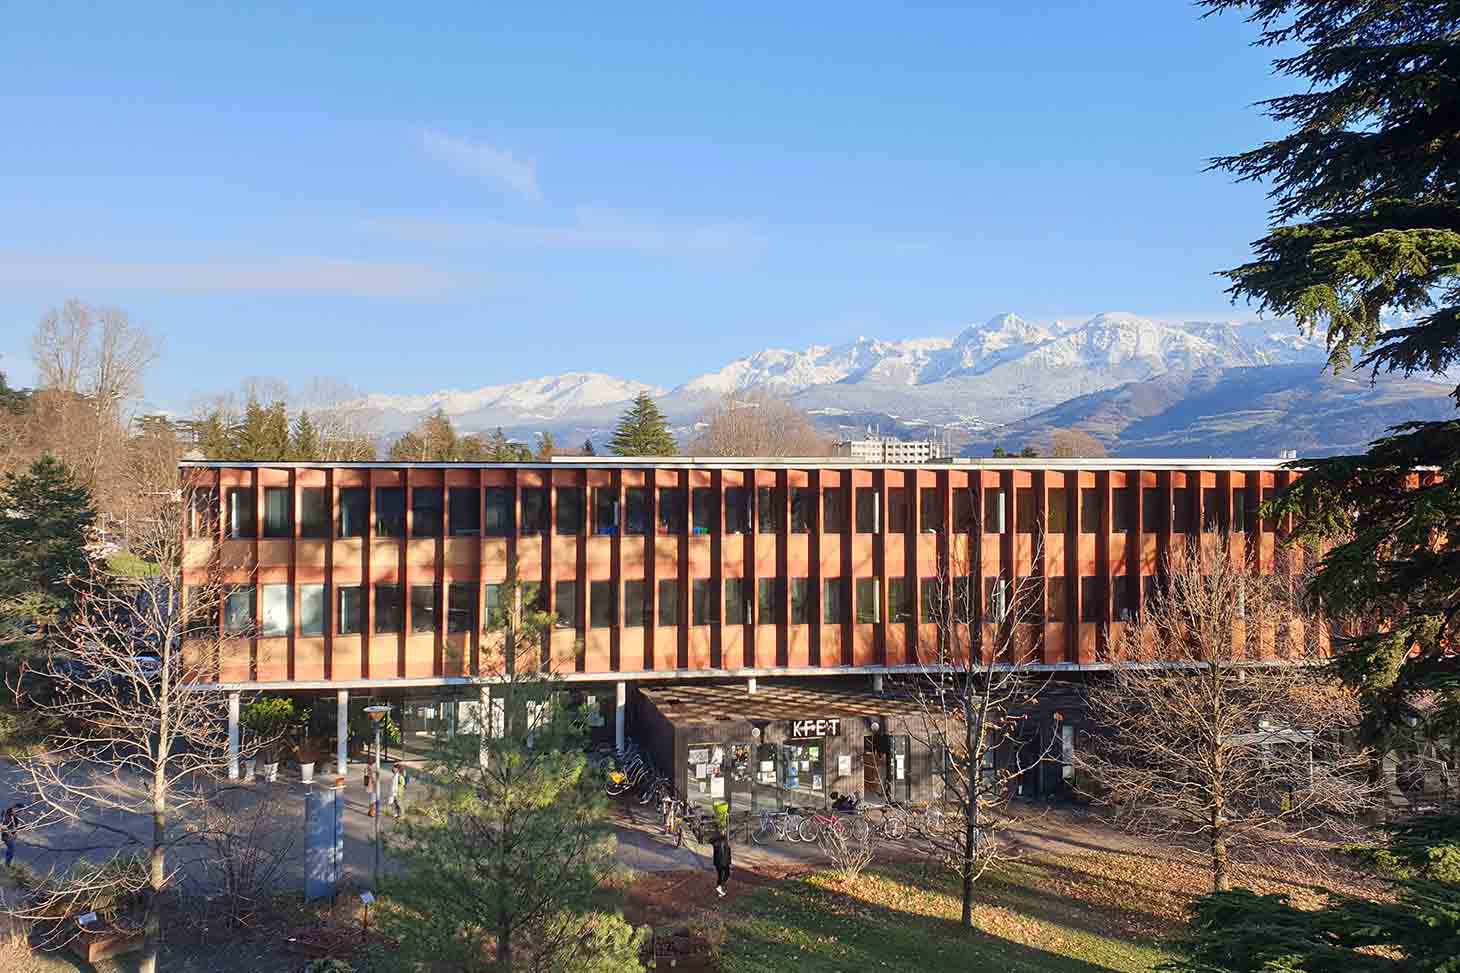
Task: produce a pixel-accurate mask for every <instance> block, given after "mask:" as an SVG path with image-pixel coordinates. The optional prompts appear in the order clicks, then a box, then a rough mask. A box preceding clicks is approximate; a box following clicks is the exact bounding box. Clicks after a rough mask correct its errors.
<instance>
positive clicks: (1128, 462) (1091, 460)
mask: <svg viewBox="0 0 1460 973" xmlns="http://www.w3.org/2000/svg"><path fill="white" fill-rule="evenodd" d="M1301 463H1302V460H1294V459H1282V458H1278V457H1274V458H1268V459H1263V458H1254V457H1230V456H1208V457H1202V458H1195V459H1194V458H1191V457H1180V458H1174V459H1162V458H1159V457H1132V458H1111V457H1108V456H1102V457H1049V458H1037V457H1036V458H1032V459H1026V458H1023V457H1009V458H1003V457H1000V458H983V457H980V458H977V459H973V458H953V459H944V460H929V461H927V462H922V463H870V462H867V461H865V460H856V459H853V458H851V457H846V456H794V457H785V456H653V457H646V456H564V457H554V458H553V460H552V461H551V462H547V463H415V462H406V463H393V462H390V461H386V460H373V461H370V462H346V461H340V460H320V461H317V462H305V461H298V460H279V461H276V462H271V461H266V460H223V459H208V460H201V459H185V460H181V461H180V462H179V463H178V466H179V467H180V468H205V469H207V468H214V467H227V468H229V469H271V470H277V469H310V470H318V469H383V470H398V469H404V468H407V467H409V468H411V469H426V470H432V469H448V470H453V469H454V470H459V469H512V470H549V469H573V468H582V469H592V468H594V467H605V466H607V467H623V468H634V467H643V468H646V469H648V468H653V469H661V470H672V469H727V470H740V469H746V468H752V467H753V468H755V469H762V470H766V469H780V468H786V469H813V468H816V469H858V470H877V469H882V470H906V469H919V468H921V469H946V468H950V467H951V468H955V469H980V470H1157V469H1163V470H1213V469H1222V470H1276V469H1283V468H1285V467H1292V466H1294V465H1295V464H1301Z"/></svg>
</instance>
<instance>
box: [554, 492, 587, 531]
mask: <svg viewBox="0 0 1460 973" xmlns="http://www.w3.org/2000/svg"><path fill="white" fill-rule="evenodd" d="M583 504H584V498H583V488H582V487H575V486H566V487H563V486H560V487H558V506H557V509H556V510H554V511H553V519H554V520H555V521H556V523H555V524H554V525H553V529H554V530H556V531H557V532H558V533H559V534H562V535H565V536H572V535H574V534H581V533H583V512H584V511H583Z"/></svg>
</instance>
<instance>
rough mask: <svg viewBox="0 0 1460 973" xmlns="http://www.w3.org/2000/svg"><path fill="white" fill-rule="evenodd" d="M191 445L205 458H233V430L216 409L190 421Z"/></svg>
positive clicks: (234, 447) (234, 449) (234, 446)
mask: <svg viewBox="0 0 1460 973" xmlns="http://www.w3.org/2000/svg"><path fill="white" fill-rule="evenodd" d="M192 438H193V447H194V448H195V449H197V450H198V452H200V453H202V454H203V456H204V458H206V459H233V458H234V453H235V452H236V448H237V447H236V444H235V441H234V431H233V430H232V429H230V428H229V426H228V423H227V422H226V421H224V419H223V415H222V414H221V413H220V412H218V411H217V410H216V409H215V410H213V411H212V412H209V413H208V414H207V415H205V416H204V417H203V418H201V419H197V420H194V422H193V423H192Z"/></svg>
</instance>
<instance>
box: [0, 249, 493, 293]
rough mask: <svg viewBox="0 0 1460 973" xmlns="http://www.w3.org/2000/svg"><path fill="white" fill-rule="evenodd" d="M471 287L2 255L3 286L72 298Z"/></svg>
mask: <svg viewBox="0 0 1460 973" xmlns="http://www.w3.org/2000/svg"><path fill="white" fill-rule="evenodd" d="M474 279H475V280H478V281H479V280H480V278H474ZM472 280H473V279H468V278H466V277H464V276H462V275H459V274H454V273H451V272H448V271H445V270H442V269H440V268H438V267H433V266H431V265H429V264H419V263H392V262H384V261H370V260H339V259H330V258H327V257H275V258H267V259H261V260H234V259H230V258H226V257H220V258H216V259H212V260H206V261H162V260H159V261H125V260H112V259H108V258H104V257H86V256H73V255H56V254H36V253H24V252H14V251H11V252H7V251H0V286H4V287H45V288H59V289H64V290H68V291H70V290H81V289H87V288H97V289H103V288H105V289H115V290H132V291H159V292H164V293H179V294H268V295H285V296H311V297H380V298H427V297H435V296H438V295H441V294H445V293H447V292H449V291H453V290H459V289H461V288H462V287H464V286H467V285H468V284H469V283H471V282H472Z"/></svg>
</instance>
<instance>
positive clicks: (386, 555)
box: [370, 540, 401, 582]
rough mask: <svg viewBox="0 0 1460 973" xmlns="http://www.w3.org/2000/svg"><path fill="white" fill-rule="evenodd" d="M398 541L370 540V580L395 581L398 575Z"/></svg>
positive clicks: (399, 543)
mask: <svg viewBox="0 0 1460 973" xmlns="http://www.w3.org/2000/svg"><path fill="white" fill-rule="evenodd" d="M400 545H401V542H400V541H395V540H383V541H380V540H372V541H371V542H370V580H371V581H372V582H376V581H395V580H397V579H398V578H399V577H400Z"/></svg>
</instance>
